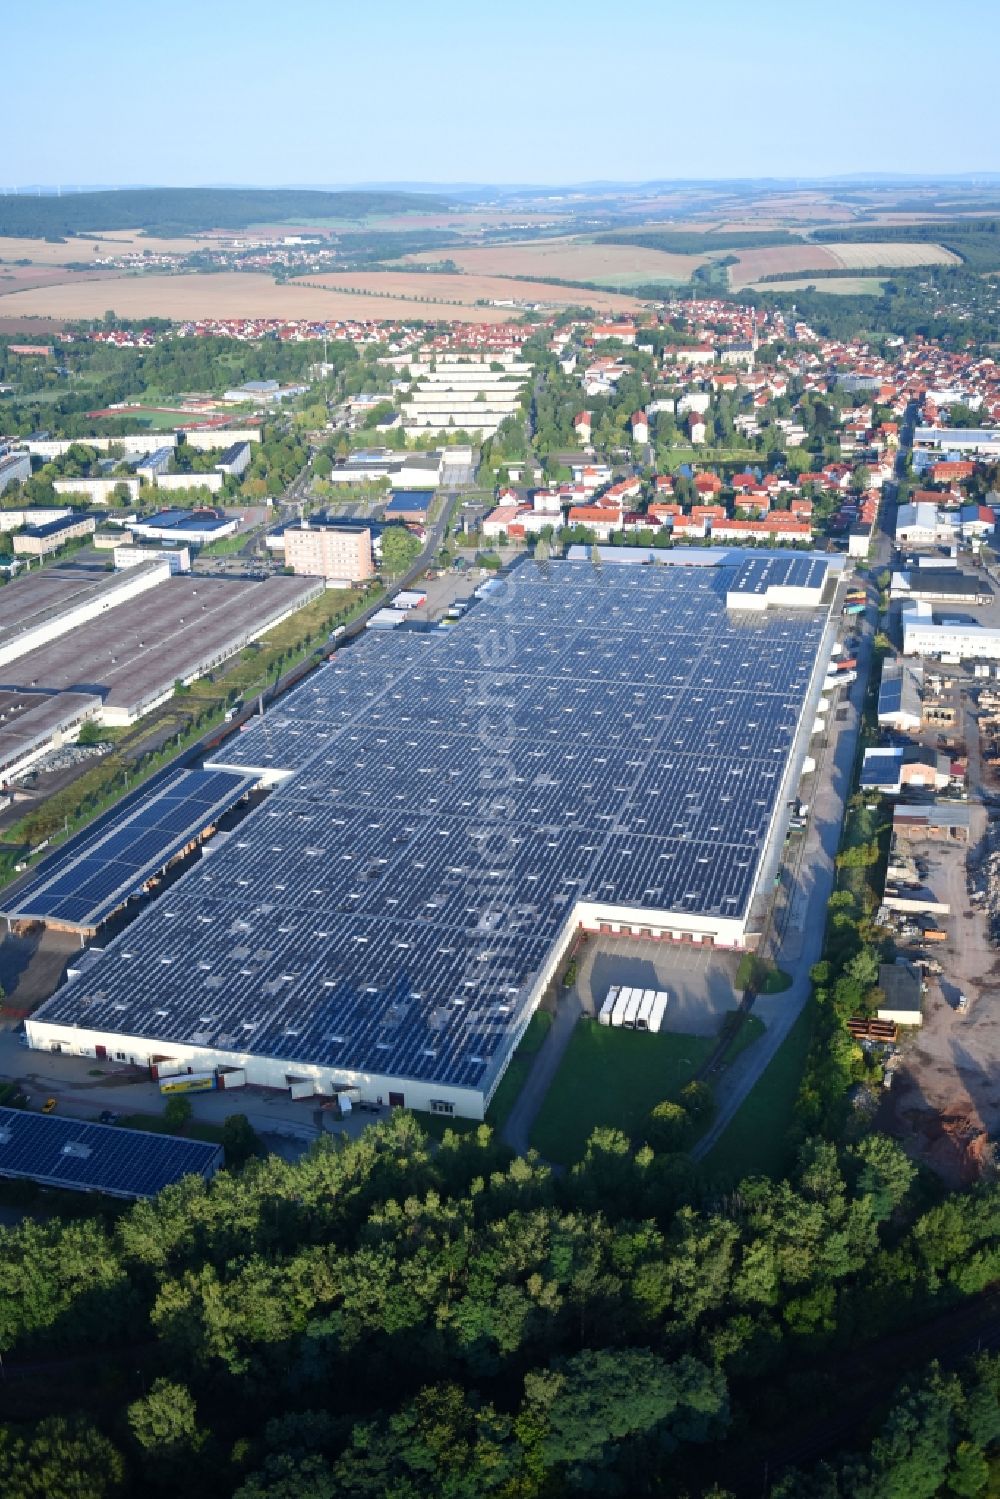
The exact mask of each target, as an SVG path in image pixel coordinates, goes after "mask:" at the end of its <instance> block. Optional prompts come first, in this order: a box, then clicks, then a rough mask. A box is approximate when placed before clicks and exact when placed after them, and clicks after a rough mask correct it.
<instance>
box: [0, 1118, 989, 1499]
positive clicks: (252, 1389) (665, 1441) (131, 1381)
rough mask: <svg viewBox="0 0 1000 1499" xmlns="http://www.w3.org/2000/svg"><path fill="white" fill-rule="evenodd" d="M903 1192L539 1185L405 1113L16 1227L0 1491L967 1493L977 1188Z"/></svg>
mask: <svg viewBox="0 0 1000 1499" xmlns="http://www.w3.org/2000/svg"><path fill="white" fill-rule="evenodd" d="M927 1193H928V1188H926V1187H925V1186H924V1185H923V1184H922V1182H921V1181H920V1180H918V1178H917V1176H916V1168H915V1167H914V1166H913V1165H912V1164H911V1163H910V1162H909V1161H908V1160H907V1158H906V1157H905V1155H904V1154H903V1152H902V1150H901V1149H900V1148H899V1147H898V1146H897V1145H895V1144H894V1143H893V1142H892V1141H890V1140H888V1139H886V1138H884V1137H882V1136H878V1135H870V1136H868V1137H866V1138H864V1139H862V1140H861V1141H860V1142H859V1143H858V1144H856V1145H854V1146H851V1147H848V1148H845V1149H843V1150H841V1151H839V1152H838V1150H837V1149H836V1148H835V1147H834V1146H833V1145H832V1144H830V1143H828V1142H825V1141H821V1140H807V1141H805V1142H804V1143H803V1145H802V1147H801V1149H800V1151H799V1154H798V1164H797V1167H796V1170H795V1172H794V1174H793V1178H792V1180H790V1181H786V1182H781V1183H775V1182H772V1181H769V1180H765V1179H754V1180H747V1181H744V1182H743V1183H741V1185H740V1186H739V1188H738V1189H737V1190H735V1191H729V1192H726V1193H725V1194H720V1193H719V1192H718V1190H713V1189H712V1187H711V1184H709V1183H705V1182H701V1181H699V1180H698V1178H697V1176H696V1173H695V1170H694V1168H693V1167H692V1165H691V1163H690V1161H689V1160H688V1159H687V1158H686V1157H681V1156H677V1155H671V1154H657V1153H654V1151H653V1150H651V1149H650V1148H649V1147H648V1146H645V1145H642V1146H639V1147H638V1148H637V1147H636V1146H635V1145H634V1144H632V1143H630V1142H629V1141H628V1140H626V1139H625V1138H624V1137H623V1136H621V1135H619V1134H618V1133H617V1132H615V1131H598V1132H597V1133H595V1135H594V1137H593V1138H592V1140H591V1143H590V1147H589V1149H588V1151H587V1154H586V1157H585V1159H584V1160H583V1161H582V1162H581V1163H580V1164H579V1165H578V1166H577V1167H575V1168H574V1169H573V1170H572V1171H570V1172H568V1173H567V1174H565V1175H564V1176H562V1177H561V1178H557V1177H556V1176H554V1175H553V1173H552V1172H551V1171H550V1170H549V1169H548V1168H547V1167H546V1166H545V1165H544V1164H542V1163H541V1162H539V1161H537V1160H534V1159H529V1160H527V1161H525V1160H520V1159H513V1158H512V1157H511V1155H510V1153H509V1152H508V1151H507V1150H506V1149H505V1148H503V1147H500V1146H498V1145H497V1143H496V1142H495V1140H494V1139H493V1137H492V1135H491V1132H490V1131H489V1130H488V1129H487V1128H486V1127H485V1126H484V1127H482V1128H481V1129H479V1130H478V1131H477V1132H476V1133H473V1134H464V1135H459V1134H456V1133H453V1132H451V1131H449V1132H447V1133H446V1134H445V1136H444V1139H443V1142H442V1143H441V1144H440V1145H438V1146H434V1145H431V1144H430V1143H429V1142H428V1140H427V1138H426V1136H425V1135H424V1133H423V1132H422V1130H421V1129H420V1127H419V1126H418V1125H417V1123H416V1121H415V1120H414V1119H413V1117H412V1116H411V1115H408V1114H406V1113H402V1112H400V1113H398V1114H395V1115H394V1116H393V1117H392V1118H390V1119H389V1120H387V1121H385V1122H383V1123H380V1124H378V1125H376V1126H374V1127H373V1128H371V1129H369V1130H368V1131H366V1132H365V1133H364V1134H363V1135H362V1136H361V1137H360V1138H359V1139H358V1140H356V1141H353V1142H344V1143H336V1142H334V1141H333V1140H328V1141H325V1142H322V1143H320V1144H319V1145H317V1146H316V1147H314V1148H313V1151H312V1153H311V1154H310V1155H308V1156H307V1157H306V1158H304V1159H303V1160H301V1161H300V1162H298V1163H297V1164H288V1163H286V1162H284V1161H282V1160H279V1159H277V1158H275V1157H268V1158H266V1159H263V1160H260V1159H255V1158H251V1159H250V1160H249V1161H248V1162H247V1164H246V1165H245V1166H244V1167H243V1169H242V1172H233V1173H223V1174H221V1175H220V1176H219V1177H217V1178H216V1180H215V1182H214V1183H212V1184H211V1185H209V1186H206V1185H205V1184H204V1183H203V1182H202V1181H201V1180H200V1179H197V1178H189V1179H188V1180H187V1181H185V1182H183V1183H181V1184H180V1185H178V1186H177V1187H174V1188H171V1189H169V1190H168V1191H166V1192H165V1193H163V1194H162V1195H161V1196H160V1198H159V1199H157V1200H155V1201H152V1202H145V1203H140V1204H138V1205H136V1206H134V1207H132V1208H130V1209H128V1210H126V1211H122V1212H120V1213H118V1214H115V1213H114V1212H113V1211H112V1210H110V1209H109V1210H108V1211H107V1214H106V1216H105V1217H104V1218H101V1217H93V1216H90V1217H84V1218H81V1219H79V1220H77V1221H74V1220H72V1219H69V1220H63V1221H60V1220H58V1219H54V1220H50V1221H48V1222H42V1223H35V1222H26V1223H24V1224H23V1225H22V1226H21V1227H19V1228H16V1229H9V1230H5V1231H3V1232H2V1233H0V1276H2V1280H3V1284H4V1289H5V1294H4V1297H3V1298H2V1300H0V1353H2V1355H3V1364H4V1369H5V1373H6V1382H5V1384H4V1385H3V1387H2V1388H3V1396H2V1398H3V1402H4V1409H5V1414H6V1419H7V1423H8V1424H7V1425H6V1426H4V1427H0V1490H2V1492H4V1493H5V1494H11V1495H18V1496H20V1495H34V1494H38V1495H42V1494H44V1495H45V1496H47V1499H62V1496H64V1495H65V1496H67V1499H68V1496H70V1495H72V1496H73V1499H102V1496H113V1495H130V1494H147V1493H152V1494H157V1493H163V1494H176V1493H178V1492H180V1491H181V1490H183V1491H184V1492H185V1493H186V1494H188V1495H190V1496H192V1499H197V1496H199V1495H237V1496H239V1499H264V1496H275V1499H281V1496H285V1495H287V1496H289V1499H291V1496H295V1499H325V1496H345V1499H346V1496H348V1495H351V1496H355V1499H366V1496H371V1499H383V1496H395V1499H422V1496H427V1499H432V1496H433V1499H438V1496H452V1499H465V1496H468V1499H474V1496H475V1499H479V1496H484V1495H503V1496H515V1495H516V1496H525V1499H528V1496H539V1499H541V1496H557V1495H564V1494H566V1495H568V1494H578V1493H587V1492H592V1493H600V1494H609V1495H616V1494H618V1495H633V1494H636V1495H638V1494H660V1495H676V1496H681V1495H690V1496H692V1499H695V1496H699V1495H709V1494H711V1495H715V1496H718V1495H719V1494H720V1492H721V1493H726V1492H729V1493H735V1494H738V1495H742V1494H744V1493H748V1494H749V1493H752V1494H754V1495H756V1494H758V1493H760V1492H766V1490H762V1488H761V1484H762V1479H763V1480H765V1481H766V1475H768V1474H769V1475H770V1481H771V1482H772V1483H775V1484H776V1485H777V1486H776V1487H775V1488H774V1490H773V1492H774V1493H776V1494H780V1495H782V1496H786V1499H792V1496H797V1495H812V1494H815V1495H817V1496H820V1495H822V1496H823V1499H834V1496H837V1495H840V1494H843V1495H845V1496H846V1495H857V1496H862V1495H863V1496H866V1499H880V1496H883V1495H884V1496H890V1495H892V1496H895V1495H898V1496H900V1499H904V1496H905V1499H920V1496H922V1495H923V1496H928V1499H929V1496H931V1495H933V1494H936V1493H938V1492H944V1489H943V1488H942V1485H943V1484H944V1483H945V1481H946V1480H947V1483H948V1484H949V1486H950V1488H949V1492H951V1493H954V1494H956V1495H974V1494H980V1493H986V1492H987V1488H986V1484H987V1479H988V1474H989V1472H990V1467H989V1464H990V1461H991V1458H992V1456H993V1449H994V1447H995V1444H996V1442H997V1439H998V1435H1000V1407H998V1394H1000V1368H998V1366H997V1364H996V1363H995V1362H992V1361H990V1360H988V1359H980V1360H979V1361H978V1362H974V1363H973V1364H972V1365H966V1364H964V1363H963V1362H962V1358H963V1357H964V1355H965V1353H966V1352H967V1346H968V1345H967V1340H968V1334H969V1329H970V1327H971V1328H972V1329H973V1330H978V1329H979V1327H980V1322H981V1323H982V1330H983V1331H986V1332H993V1331H995V1326H996V1324H995V1310H994V1308H993V1303H992V1301H991V1300H990V1297H989V1295H988V1288H989V1287H990V1286H991V1284H992V1283H993V1282H994V1281H995V1280H996V1277H997V1274H998V1270H1000V1187H996V1186H992V1187H989V1186H986V1187H980V1188H979V1189H977V1190H974V1191H970V1192H968V1193H966V1194H962V1195H956V1196H952V1197H948V1198H945V1199H943V1200H934V1198H933V1196H931V1197H929V1196H928V1195H927ZM984 1293H987V1294H986V1295H984ZM970 1317H971V1319H972V1320H970ZM991 1319H992V1320H991ZM928 1324H929V1327H928ZM922 1327H923V1328H925V1329H926V1330H927V1332H926V1337H925V1335H924V1332H922V1331H921V1328H922ZM963 1338H964V1339H965V1341H962V1339H963ZM972 1347H973V1348H974V1347H975V1342H974V1341H973V1344H972ZM939 1351H940V1352H941V1353H942V1355H944V1356H946V1355H949V1354H950V1355H952V1357H951V1358H950V1359H948V1358H947V1357H946V1365H947V1367H948V1372H946V1373H945V1372H941V1370H938V1369H937V1368H934V1367H930V1368H928V1367H927V1366H928V1364H929V1360H930V1359H931V1358H932V1357H933V1356H934V1354H935V1353H937V1352H939ZM907 1381H908V1383H909V1387H908V1388H900V1386H901V1385H905V1384H907ZM855 1434H857V1436H858V1437H859V1438H860V1439H861V1442H862V1444H863V1445H864V1448H865V1451H864V1453H863V1455H861V1456H857V1457H854V1458H850V1459H847V1458H844V1457H843V1456H842V1455H841V1454H840V1453H839V1452H838V1448H840V1447H841V1446H842V1445H847V1446H851V1445H853V1444H852V1442H851V1440H850V1438H851V1437H853V1436H855ZM845 1438H846V1439H847V1440H846V1443H845ZM803 1454H805V1455H806V1457H807V1460H808V1461H807V1467H808V1464H809V1463H812V1462H814V1460H815V1459H816V1458H817V1457H823V1458H825V1459H828V1464H827V1465H826V1466H824V1467H822V1468H821V1469H817V1470H816V1471H814V1472H812V1473H810V1472H802V1473H800V1472H798V1471H796V1469H795V1466H794V1465H795V1464H796V1462H797V1461H798V1462H800V1463H801V1460H802V1455H803ZM963 1485H964V1486H963ZM993 1492H995V1490H993Z"/></svg>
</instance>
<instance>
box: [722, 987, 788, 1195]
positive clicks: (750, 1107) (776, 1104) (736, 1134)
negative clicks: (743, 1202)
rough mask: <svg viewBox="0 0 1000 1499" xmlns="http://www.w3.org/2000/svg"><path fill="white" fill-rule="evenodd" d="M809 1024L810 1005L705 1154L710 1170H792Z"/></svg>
mask: <svg viewBox="0 0 1000 1499" xmlns="http://www.w3.org/2000/svg"><path fill="white" fill-rule="evenodd" d="M811 1029H812V1014H811V1006H809V1005H807V1006H806V1008H805V1009H804V1010H803V1012H802V1014H801V1015H800V1016H799V1018H798V1020H796V1022H795V1024H794V1025H793V1026H792V1029H791V1030H790V1031H789V1033H788V1035H787V1036H786V1038H785V1040H784V1041H783V1042H782V1044H781V1047H780V1048H779V1050H778V1053H777V1055H776V1056H775V1057H774V1059H773V1060H772V1061H771V1062H770V1063H769V1064H768V1066H767V1068H766V1070H765V1072H764V1075H763V1076H762V1077H761V1079H760V1081H759V1082H758V1083H757V1086H756V1087H755V1088H754V1089H753V1091H752V1093H751V1094H750V1095H749V1097H748V1098H747V1099H746V1101H745V1102H744V1103H743V1104H742V1106H741V1107H740V1108H739V1109H738V1110H737V1112H736V1114H735V1116H734V1118H733V1119H732V1121H731V1123H730V1125H729V1127H728V1129H727V1130H726V1131H725V1133H724V1134H723V1135H722V1137H721V1139H720V1140H719V1141H718V1143H717V1144H716V1145H715V1146H714V1147H713V1149H712V1150H710V1151H709V1153H708V1155H707V1156H706V1157H705V1160H704V1163H703V1164H704V1168H705V1171H706V1173H707V1175H708V1176H710V1177H712V1178H713V1179H714V1178H720V1179H722V1180H724V1181H727V1182H733V1183H735V1182H738V1181H740V1180H742V1178H743V1177H744V1176H751V1175H764V1176H771V1177H774V1178H775V1179H777V1178H779V1177H781V1176H783V1175H784V1174H785V1173H786V1172H787V1171H788V1170H789V1168H790V1167H791V1165H792V1157H793V1151H792V1148H791V1145H790V1143H789V1132H790V1128H791V1124H792V1115H793V1110H794V1106H795V1099H796V1095H797V1094H798V1091H799V1084H800V1083H801V1081H802V1071H803V1068H804V1067H805V1063H806V1054H807V1052H808V1050H809V1036H810V1031H811Z"/></svg>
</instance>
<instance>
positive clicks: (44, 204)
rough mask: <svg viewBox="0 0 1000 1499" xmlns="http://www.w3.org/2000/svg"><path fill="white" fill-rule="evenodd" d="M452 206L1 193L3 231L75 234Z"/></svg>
mask: <svg viewBox="0 0 1000 1499" xmlns="http://www.w3.org/2000/svg"><path fill="white" fill-rule="evenodd" d="M447 206H448V204H447V200H446V199H444V198H439V197H433V196H431V195H430V194H424V193H397V192H343V193H324V192H316V191H313V190H301V191H300V190H298V189H286V188H276V189H262V188H216V187H155V188H127V189H123V190H122V191H121V192H99V193H70V194H69V195H68V196H66V197H60V198H53V197H46V198H29V197H27V196H26V195H16V196H7V197H3V198H0V235H4V234H6V235H23V236H25V237H26V238H30V239H45V238H67V237H69V236H71V235H74V234H88V233H90V234H95V233H99V232H100V231H101V230H106V229H145V231H146V232H147V233H148V234H152V235H162V236H168V235H173V234H199V233H203V232H204V231H205V230H206V229H245V228H246V227H247V225H248V224H267V223H272V224H273V223H282V222H291V221H294V220H296V219H299V220H305V221H310V220H313V219H324V218H327V219H334V218H336V219H363V218H366V217H367V216H368V215H370V214H374V213H405V212H407V211H410V210H421V211H423V212H428V211H436V210H439V209H442V208H447Z"/></svg>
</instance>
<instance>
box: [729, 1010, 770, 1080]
mask: <svg viewBox="0 0 1000 1499" xmlns="http://www.w3.org/2000/svg"><path fill="white" fill-rule="evenodd" d="M763 1034H764V1022H763V1020H761V1018H760V1016H759V1015H744V1017H743V1020H742V1022H741V1024H740V1027H739V1029H738V1030H737V1031H736V1033H735V1035H734V1036H733V1039H732V1040H731V1041H730V1043H729V1045H728V1046H727V1047H726V1050H725V1053H724V1055H723V1058H722V1061H723V1064H724V1065H725V1066H726V1067H729V1066H731V1065H732V1063H733V1062H735V1061H736V1058H737V1057H738V1056H739V1055H740V1053H741V1052H744V1051H746V1049H747V1047H748V1046H752V1045H753V1043H754V1042H755V1041H756V1040H757V1038H758V1036H762V1035H763Z"/></svg>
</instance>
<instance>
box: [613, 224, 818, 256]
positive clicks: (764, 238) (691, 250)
mask: <svg viewBox="0 0 1000 1499" xmlns="http://www.w3.org/2000/svg"><path fill="white" fill-rule="evenodd" d="M595 239H596V242H597V244H599V245H640V246H642V248H643V249H646V250H667V251H669V252H670V253H671V254H673V255H704V254H708V252H709V251H711V250H757V249H766V248H768V247H769V246H771V245H800V244H801V243H802V236H801V234H792V233H790V231H789V230H787V229H755V230H747V231H745V232H733V233H726V232H720V231H719V230H716V229H705V230H700V229H611V230H609V231H608V232H607V233H605V234H598V235H596V236H595Z"/></svg>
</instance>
